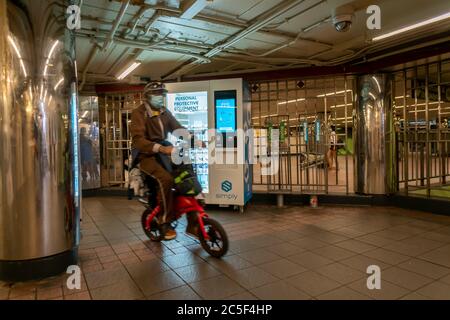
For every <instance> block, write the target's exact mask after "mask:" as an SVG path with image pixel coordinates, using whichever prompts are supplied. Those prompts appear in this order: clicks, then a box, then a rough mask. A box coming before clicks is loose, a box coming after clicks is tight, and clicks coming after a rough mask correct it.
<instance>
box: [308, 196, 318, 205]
mask: <svg viewBox="0 0 450 320" xmlns="http://www.w3.org/2000/svg"><path fill="white" fill-rule="evenodd" d="M309 204H310V205H311V208H317V207H318V206H319V201H318V200H317V196H311V198H310V200H309Z"/></svg>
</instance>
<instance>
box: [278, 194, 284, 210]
mask: <svg viewBox="0 0 450 320" xmlns="http://www.w3.org/2000/svg"><path fill="white" fill-rule="evenodd" d="M283 200H284V199H283V195H282V194H277V207H278V208H283V206H284V203H283V202H284V201H283Z"/></svg>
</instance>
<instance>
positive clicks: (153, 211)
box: [141, 161, 228, 258]
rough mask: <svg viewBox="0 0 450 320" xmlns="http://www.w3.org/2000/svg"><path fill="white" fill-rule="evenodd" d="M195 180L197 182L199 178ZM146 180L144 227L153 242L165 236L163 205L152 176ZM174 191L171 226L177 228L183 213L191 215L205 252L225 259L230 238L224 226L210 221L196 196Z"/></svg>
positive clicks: (212, 220)
mask: <svg viewBox="0 0 450 320" xmlns="http://www.w3.org/2000/svg"><path fill="white" fill-rule="evenodd" d="M160 162H161V161H160ZM163 162H164V161H163ZM166 167H167V165H166ZM193 175H195V173H193ZM191 178H192V177H191ZM194 178H195V179H196V177H194ZM144 181H145V183H146V185H147V187H148V188H149V192H148V194H147V197H148V199H147V200H145V202H144V203H145V206H146V210H145V211H144V212H143V214H142V218H141V223H142V227H143V229H144V233H145V234H146V235H147V236H148V237H149V238H150V240H152V241H161V240H163V238H164V237H163V234H162V232H161V226H160V224H159V223H158V218H157V217H158V216H159V213H160V212H161V210H162V207H161V204H160V203H159V201H158V200H157V198H158V197H157V193H158V189H159V187H158V185H159V184H158V183H157V181H156V180H155V179H153V178H152V177H150V176H145V180H144ZM173 192H175V196H174V199H175V203H174V206H173V207H174V211H175V218H174V221H173V222H172V226H173V227H174V228H175V227H176V225H177V220H178V219H179V218H181V216H183V215H184V214H188V215H190V217H189V218H190V219H189V220H190V222H194V223H196V224H197V228H196V229H197V231H198V234H197V235H196V236H197V238H198V240H199V241H200V244H201V246H202V247H203V249H204V250H205V251H206V252H208V253H209V254H210V255H211V256H213V257H216V258H220V257H222V256H224V255H225V254H226V253H227V251H228V237H227V234H226V232H225V230H224V228H223V227H222V225H221V224H220V223H219V222H218V221H216V220H214V219H211V218H209V216H208V214H207V213H206V212H205V210H204V208H203V206H202V204H201V203H200V201H199V200H198V199H197V198H196V197H195V196H193V195H186V194H180V190H177V189H174V190H173Z"/></svg>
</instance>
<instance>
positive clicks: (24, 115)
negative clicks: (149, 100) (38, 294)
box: [0, 0, 80, 280]
mask: <svg viewBox="0 0 450 320" xmlns="http://www.w3.org/2000/svg"><path fill="white" fill-rule="evenodd" d="M69 4H70V3H69V1H50V0H48V1H47V0H40V1H33V0H25V1H20V2H17V1H9V0H0V72H1V74H0V93H1V94H0V279H7V280H25V279H30V278H37V277H44V276H49V275H52V274H55V273H60V272H62V271H64V270H65V268H66V267H67V266H68V265H70V264H74V263H76V257H77V246H78V242H79V212H80V185H79V182H78V181H79V157H78V153H79V142H78V115H77V112H78V107H77V105H78V102H77V99H78V98H77V79H76V62H75V37H74V33H73V31H71V30H68V29H67V27H66V8H67V6H68V5H69Z"/></svg>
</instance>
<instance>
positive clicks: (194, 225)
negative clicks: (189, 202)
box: [186, 212, 198, 238]
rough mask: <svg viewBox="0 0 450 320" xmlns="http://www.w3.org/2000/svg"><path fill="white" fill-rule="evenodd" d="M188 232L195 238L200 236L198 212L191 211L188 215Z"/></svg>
mask: <svg viewBox="0 0 450 320" xmlns="http://www.w3.org/2000/svg"><path fill="white" fill-rule="evenodd" d="M186 216H187V222H188V223H187V226H186V233H187V234H188V235H190V236H192V237H194V238H198V216H197V213H196V212H189V213H188V214H187V215H186Z"/></svg>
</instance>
